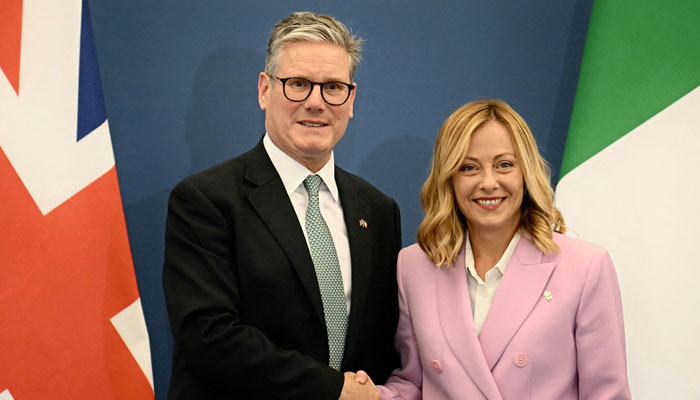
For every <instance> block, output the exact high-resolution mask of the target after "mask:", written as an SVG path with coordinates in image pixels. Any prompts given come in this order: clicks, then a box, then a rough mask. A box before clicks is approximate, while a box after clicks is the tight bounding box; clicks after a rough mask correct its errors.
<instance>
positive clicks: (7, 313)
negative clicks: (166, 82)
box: [0, 0, 153, 400]
mask: <svg viewBox="0 0 700 400" xmlns="http://www.w3.org/2000/svg"><path fill="white" fill-rule="evenodd" d="M0 71H2V72H1V73H0V400H9V399H15V400H23V399H49V398H57V399H59V398H60V399H67V398H70V399H152V398H153V376H152V372H151V358H150V347H149V342H148V333H147V331H146V324H145V320H144V316H143V311H142V309H141V301H140V298H139V293H138V288H137V286H136V278H135V275H134V268H133V262H132V259H131V250H130V248H129V242H128V237H127V232H126V224H125V221H124V213H123V208H122V203H121V196H120V193H119V184H118V181H117V173H116V169H115V166H114V155H113V152H112V143H111V139H110V133H109V126H108V124H107V116H106V113H105V109H104V102H103V99H102V88H101V84H100V79H99V72H98V69H97V60H96V57H95V46H94V41H93V37H92V27H91V23H90V15H89V10H88V3H87V1H81V0H62V1H42V0H2V1H1V2H0Z"/></svg>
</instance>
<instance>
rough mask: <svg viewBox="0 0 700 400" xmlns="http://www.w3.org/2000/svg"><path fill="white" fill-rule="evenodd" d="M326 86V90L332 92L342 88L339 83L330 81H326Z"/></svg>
mask: <svg viewBox="0 0 700 400" xmlns="http://www.w3.org/2000/svg"><path fill="white" fill-rule="evenodd" d="M324 88H326V90H327V91H330V92H337V91H339V90H340V85H339V84H338V83H335V82H328V83H326V85H325V86H324Z"/></svg>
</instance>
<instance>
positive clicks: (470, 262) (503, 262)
mask: <svg viewBox="0 0 700 400" xmlns="http://www.w3.org/2000/svg"><path fill="white" fill-rule="evenodd" d="M519 241H520V233H519V232H515V235H513V237H512V238H511V239H510V243H508V247H506V251H504V252H503V255H502V256H501V258H500V259H499V260H498V262H497V263H496V265H494V266H493V268H496V269H498V271H500V273H501V275H503V274H504V273H505V272H506V267H507V266H508V263H509V262H510V259H511V258H512V257H513V253H515V249H516V247H518V242H519ZM464 246H465V247H464V263H465V266H466V267H467V270H468V271H469V273H470V274H471V275H472V276H473V277H474V278H478V279H479V280H481V278H479V275H478V274H477V273H476V266H475V265H474V252H473V251H472V244H471V241H470V240H469V232H468V231H467V240H465V245H464ZM493 268H491V269H490V270H489V271H491V270H493Z"/></svg>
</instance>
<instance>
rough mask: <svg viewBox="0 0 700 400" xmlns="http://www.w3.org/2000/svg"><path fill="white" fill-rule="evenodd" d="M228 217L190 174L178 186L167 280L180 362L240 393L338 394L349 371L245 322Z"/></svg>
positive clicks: (171, 210) (171, 208)
mask: <svg viewBox="0 0 700 400" xmlns="http://www.w3.org/2000/svg"><path fill="white" fill-rule="evenodd" d="M227 219H228V217H226V216H225V215H224V213H222V210H220V209H219V208H217V205H216V204H214V202H212V200H211V199H210V198H209V197H208V196H207V195H205V194H204V193H203V192H202V191H201V190H200V189H199V188H198V187H196V186H195V185H194V184H192V183H190V182H188V181H184V182H183V183H181V184H179V185H178V186H177V187H176V188H175V189H173V192H172V193H171V196H170V200H169V204H168V217H167V223H166V232H165V262H164V267H163V288H164V293H165V300H166V305H167V309H168V315H169V319H170V325H171V329H172V333H173V338H174V353H176V357H174V364H175V363H179V364H180V365H178V368H186V369H187V370H188V371H189V373H190V374H191V375H192V376H193V377H194V379H196V380H197V381H198V382H200V383H201V382H205V383H207V386H208V385H211V386H212V387H214V388H215V389H214V390H215V391H217V392H219V393H229V394H231V397H232V398H262V399H276V398H296V399H335V398H338V396H339V395H340V391H341V389H342V386H343V374H342V373H340V372H338V371H335V370H333V369H331V368H330V367H329V366H327V365H324V364H322V363H319V362H317V361H316V360H314V359H313V358H311V357H309V356H306V355H304V354H301V353H300V352H297V351H292V350H287V349H283V348H281V347H279V346H277V345H276V344H275V343H273V342H271V341H270V340H269V339H268V338H267V337H266V335H265V334H264V333H262V332H261V331H260V330H258V329H256V328H254V327H252V326H248V325H245V324H243V323H241V321H240V315H239V309H240V307H239V306H240V304H239V302H240V298H239V286H238V281H237V276H236V272H235V271H236V268H235V265H234V260H235V257H234V254H233V253H234V251H235V250H234V247H233V245H232V243H233V241H235V240H236V238H234V237H233V236H234V234H233V230H232V228H231V226H230V224H231V221H228V220H227ZM174 368H175V366H174Z"/></svg>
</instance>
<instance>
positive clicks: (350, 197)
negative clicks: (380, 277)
mask: <svg viewBox="0 0 700 400" xmlns="http://www.w3.org/2000/svg"><path fill="white" fill-rule="evenodd" d="M335 179H336V183H337V184H338V192H339V194H340V202H341V205H342V207H343V218H344V219H345V227H346V229H347V232H348V242H349V244H350V258H351V264H352V294H351V299H350V300H351V305H350V315H349V316H348V332H347V339H346V341H345V343H346V345H345V359H348V355H350V354H352V352H353V350H354V348H355V344H356V342H357V335H358V334H359V332H360V328H361V325H362V321H363V315H364V311H365V304H366V303H365V301H366V299H367V290H368V289H369V282H370V279H371V274H372V269H371V268H372V262H371V261H372V260H371V251H370V250H371V248H372V245H373V244H372V235H371V231H370V230H368V229H365V228H363V227H362V226H360V222H359V221H360V220H361V219H366V218H368V214H367V210H368V206H367V205H366V204H365V202H364V201H363V199H362V197H361V194H360V193H359V192H358V188H357V187H356V186H355V185H353V184H352V182H351V180H350V179H348V176H347V174H346V173H345V171H343V170H341V169H339V168H338V167H336V173H335ZM368 223H369V224H371V223H372V221H371V220H370V221H368Z"/></svg>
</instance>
